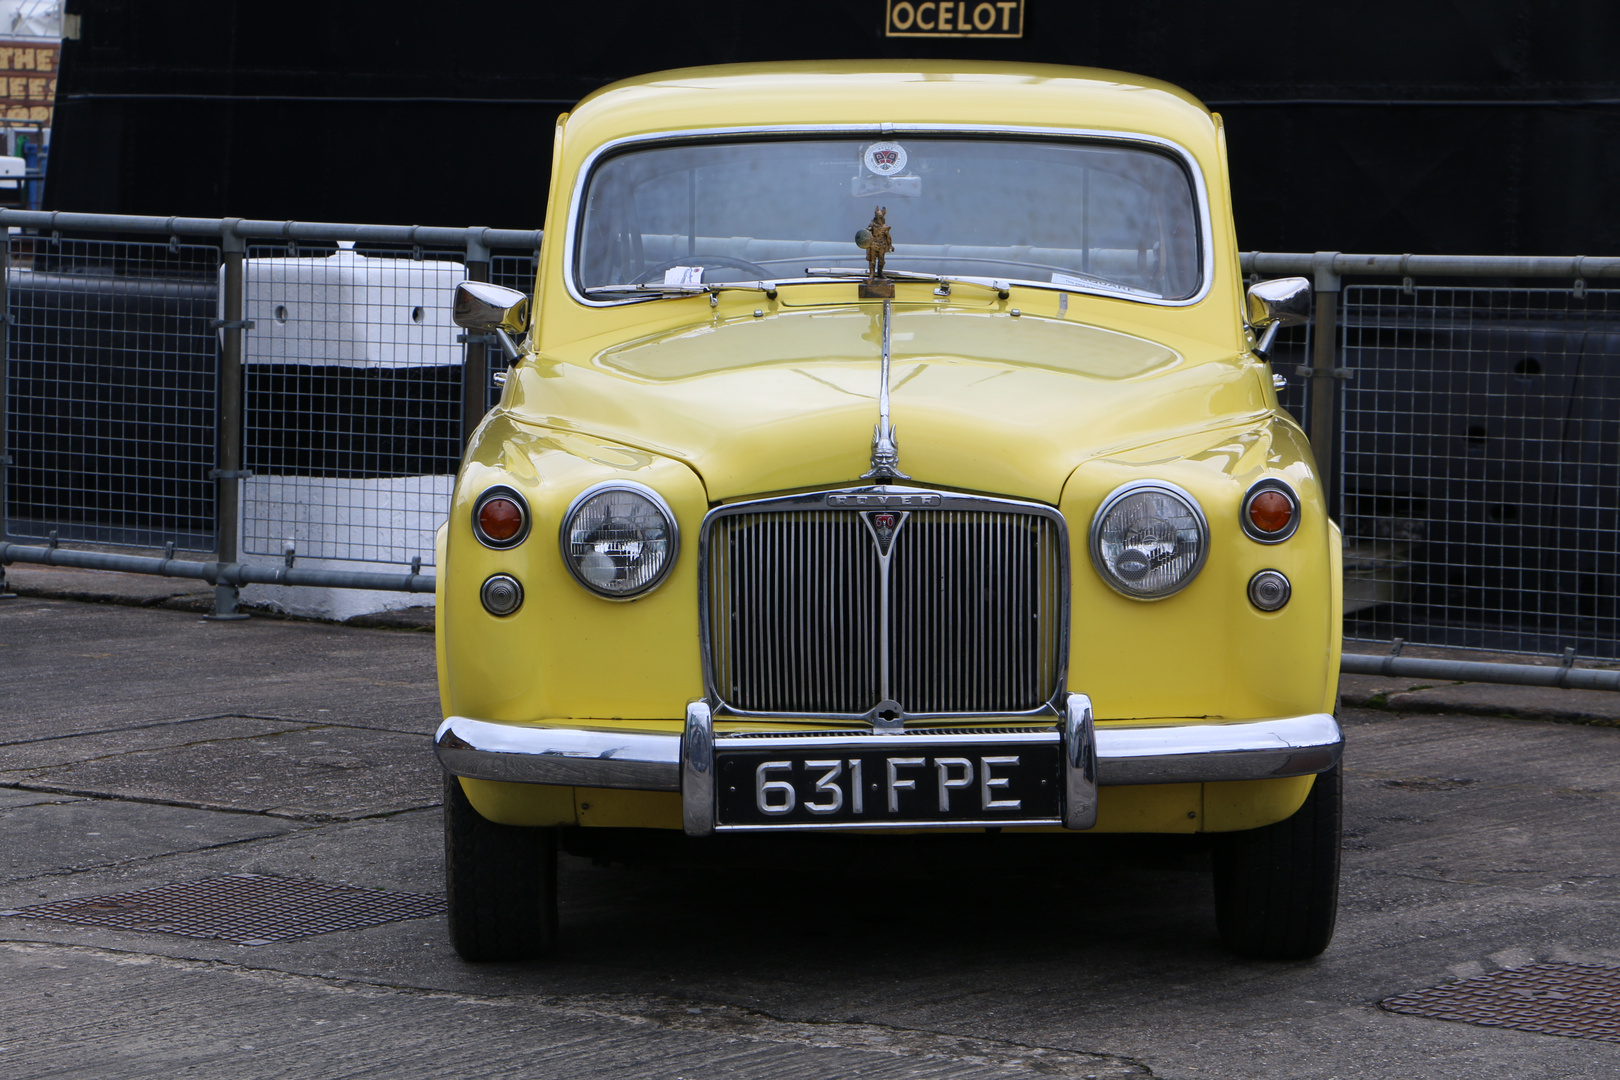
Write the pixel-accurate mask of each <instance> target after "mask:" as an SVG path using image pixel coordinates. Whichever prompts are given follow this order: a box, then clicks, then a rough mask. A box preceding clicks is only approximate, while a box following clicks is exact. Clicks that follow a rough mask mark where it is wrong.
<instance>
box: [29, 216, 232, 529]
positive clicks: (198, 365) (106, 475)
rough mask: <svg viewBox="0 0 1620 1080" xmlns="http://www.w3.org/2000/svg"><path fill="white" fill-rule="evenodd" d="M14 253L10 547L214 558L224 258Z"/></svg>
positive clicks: (128, 252) (35, 248)
mask: <svg viewBox="0 0 1620 1080" xmlns="http://www.w3.org/2000/svg"><path fill="white" fill-rule="evenodd" d="M9 243H10V255H11V265H10V270H9V274H8V277H7V289H8V297H7V299H8V302H9V310H10V317H11V318H10V325H9V326H8V327H7V330H6V336H7V339H8V349H7V360H6V362H7V364H8V376H9V379H8V393H7V395H6V396H7V398H8V400H7V402H6V403H5V404H6V408H7V409H8V410H9V424H8V430H7V439H6V443H7V445H6V450H7V452H8V453H9V454H10V455H11V458H12V465H11V468H10V470H9V473H8V478H7V479H8V482H7V485H6V493H5V522H4V524H5V528H4V532H5V535H6V536H7V537H8V538H9V539H15V540H32V539H42V538H46V537H49V536H51V535H53V534H54V535H56V536H57V537H58V538H59V539H62V540H74V541H81V542H90V543H100V544H115V545H130V546H138V547H159V546H162V545H164V544H167V543H171V542H172V543H174V544H175V546H176V547H177V548H178V549H180V550H184V551H210V550H212V549H213V547H214V543H215V538H214V504H215V487H216V483H215V481H214V479H212V477H211V475H210V473H211V470H212V469H213V468H214V466H215V462H216V431H217V428H216V422H215V414H216V409H215V404H216V380H217V375H218V367H219V342H218V337H217V333H216V330H215V327H214V319H215V318H216V307H217V301H218V292H219V287H218V273H219V247H218V246H217V245H211V244H182V243H179V242H178V241H174V242H170V243H139V242H127V241H114V240H94V239H71V238H57V237H43V236H41V237H35V236H28V235H23V234H20V233H19V234H16V235H12V236H11V237H10V239H9Z"/></svg>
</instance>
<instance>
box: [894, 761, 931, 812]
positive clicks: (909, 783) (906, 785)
mask: <svg viewBox="0 0 1620 1080" xmlns="http://www.w3.org/2000/svg"><path fill="white" fill-rule="evenodd" d="M924 764H926V759H924V758H920V757H892V758H890V759H889V813H891V814H898V813H899V812H900V792H902V791H916V790H917V781H915V780H901V779H900V770H901V769H902V768H907V767H912V766H921V765H924Z"/></svg>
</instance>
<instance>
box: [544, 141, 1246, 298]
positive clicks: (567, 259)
mask: <svg viewBox="0 0 1620 1080" xmlns="http://www.w3.org/2000/svg"><path fill="white" fill-rule="evenodd" d="M935 134H945V135H954V134H973V135H1036V136H1044V137H1053V136H1056V137H1058V138H1077V139H1098V140H1101V141H1104V142H1112V143H1141V144H1145V145H1147V146H1152V147H1154V148H1156V149H1159V150H1167V151H1169V152H1170V153H1171V154H1173V155H1174V156H1175V157H1176V158H1177V159H1178V160H1179V161H1180V162H1181V164H1182V166H1183V167H1184V168H1186V170H1187V173H1188V175H1189V176H1190V177H1191V178H1192V182H1193V191H1194V194H1195V195H1196V197H1197V200H1198V207H1197V209H1198V242H1199V245H1200V252H1201V254H1202V256H1203V258H1202V260H1201V264H1202V265H1201V266H1200V267H1199V270H1200V272H1201V278H1202V280H1201V281H1200V282H1199V287H1198V291H1197V292H1196V293H1194V294H1193V295H1192V296H1190V297H1188V298H1187V299H1185V300H1161V299H1152V298H1149V297H1142V296H1129V295H1124V294H1121V293H1120V292H1118V291H1117V290H1113V289H1100V288H1099V289H1088V288H1085V287H1083V286H1075V287H1074V288H1072V289H1065V290H1064V291H1065V292H1074V293H1085V294H1087V295H1091V296H1106V297H1110V298H1112V299H1115V300H1119V299H1128V300H1131V301H1132V302H1134V303H1138V304H1150V305H1152V306H1154V307H1190V306H1191V305H1193V304H1196V303H1199V302H1200V301H1202V300H1203V299H1204V297H1206V296H1208V295H1209V292H1210V290H1211V289H1213V288H1214V286H1215V235H1214V231H1213V229H1212V227H1211V224H1210V213H1209V189H1208V186H1207V185H1206V184H1205V183H1204V170H1203V169H1201V168H1199V167H1198V159H1197V158H1195V157H1194V156H1193V154H1192V152H1191V151H1190V150H1188V149H1187V148H1186V147H1184V146H1182V145H1181V144H1180V143H1177V142H1173V141H1171V140H1170V139H1166V138H1163V137H1161V136H1158V135H1148V134H1144V133H1141V132H1127V131H1103V130H1099V129H1095V128H1052V127H1020V126H1017V125H1011V124H1007V125H998V124H775V125H754V126H749V127H730V128H696V129H675V130H672V131H653V132H647V133H645V134H642V135H630V136H627V137H625V138H622V139H614V140H613V141H612V142H606V143H603V144H602V145H601V146H598V147H597V148H596V149H595V150H592V151H591V152H590V154H589V155H588V156H587V157H586V158H585V160H584V161H582V162H581V163H580V167H579V171H578V172H577V173H575V174H574V176H573V184H574V187H573V190H572V191H571V192H570V193H569V197H568V223H567V227H566V228H565V230H564V232H563V246H562V258H563V271H562V279H563V288H565V289H566V290H567V291H568V295H569V297H571V298H572V299H573V300H574V301H575V302H577V303H580V304H583V305H585V306H586V307H598V308H600V307H619V306H621V305H624V304H641V303H647V302H648V300H647V298H645V297H637V298H633V299H627V300H592V299H590V298H589V297H586V296H584V295H583V294H582V293H580V291H579V290H578V289H577V288H576V287H575V286H576V283H575V281H574V245H575V243H576V242H577V239H578V234H579V219H580V202H581V200H582V199H583V198H584V196H585V184H586V181H587V180H589V179H590V176H591V173H592V172H593V171H594V170H595V168H596V164H597V162H598V161H600V160H601V158H602V156H603V155H604V154H607V153H610V152H611V151H614V150H618V149H620V148H621V147H625V146H630V145H633V144H636V143H646V142H683V141H688V140H691V141H696V140H700V139H723V138H728V137H731V136H735V135H763V136H765V137H767V138H768V137H771V136H778V135H788V136H794V135H800V136H810V135H829V136H856V137H866V138H871V137H874V136H877V137H882V136H890V135H935ZM818 280H819V279H817V278H805V279H790V278H783V279H781V280H779V281H775V282H773V283H772V284H775V285H781V284H784V283H787V282H789V281H792V282H794V283H795V284H799V283H804V282H809V283H815V282H817V281H818ZM823 284H825V282H823ZM1012 284H1015V285H1018V284H1024V283H1023V282H1020V281H1018V280H1016V279H1012ZM1028 284H1032V285H1040V286H1042V287H1043V288H1050V287H1051V283H1050V282H1030V283H1028Z"/></svg>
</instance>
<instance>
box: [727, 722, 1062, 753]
mask: <svg viewBox="0 0 1620 1080" xmlns="http://www.w3.org/2000/svg"><path fill="white" fill-rule="evenodd" d="M838 734H839V735H840V736H843V737H840V738H836V739H833V738H832V737H830V736H827V735H825V734H822V735H799V734H795V733H793V732H784V733H782V734H781V735H780V736H759V735H749V736H743V737H737V736H730V737H728V736H726V735H717V736H716V737H715V740H714V747H715V749H716V750H823V749H826V748H827V746H828V745H829V744H831V745H834V746H837V747H838V748H839V749H841V750H842V749H849V750H894V751H895V752H897V753H902V754H903V753H909V751H907V750H905V749H904V746H905V742H906V740H908V739H916V740H917V741H919V742H930V743H939V744H940V745H942V746H983V745H992V746H1006V745H1008V744H1010V743H1011V744H1017V743H1034V744H1036V745H1043V744H1047V743H1055V742H1057V741H1058V740H1059V738H1060V736H1059V734H1058V730H1057V728H1046V727H1042V728H1029V729H1026V730H1024V731H1018V732H1007V731H999V732H997V731H965V732H960V733H957V732H946V731H941V730H940V729H939V728H928V729H927V730H925V731H902V732H892V733H891V732H884V733H883V734H881V735H868V734H866V733H864V732H861V731H858V730H851V731H850V732H848V734H847V735H846V734H845V733H843V732H839V733H838Z"/></svg>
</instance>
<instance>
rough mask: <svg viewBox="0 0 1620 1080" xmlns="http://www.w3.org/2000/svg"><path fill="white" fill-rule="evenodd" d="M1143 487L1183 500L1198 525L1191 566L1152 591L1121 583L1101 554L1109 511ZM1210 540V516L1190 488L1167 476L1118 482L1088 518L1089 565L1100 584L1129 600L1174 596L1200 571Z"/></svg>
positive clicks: (1152, 599)
mask: <svg viewBox="0 0 1620 1080" xmlns="http://www.w3.org/2000/svg"><path fill="white" fill-rule="evenodd" d="M1145 491H1153V492H1157V493H1159V494H1161V495H1168V496H1170V497H1171V498H1172V499H1175V500H1176V501H1177V502H1179V503H1182V504H1183V505H1185V506H1186V508H1187V510H1188V512H1189V513H1190V514H1191V516H1192V519H1193V521H1194V522H1195V523H1196V524H1197V526H1198V557H1197V558H1196V559H1195V560H1194V561H1193V565H1192V568H1191V569H1190V570H1188V571H1187V572H1186V573H1185V574H1183V575H1182V576H1181V578H1180V579H1179V580H1177V581H1176V582H1174V583H1173V584H1171V585H1169V586H1166V587H1164V588H1160V589H1155V590H1153V591H1151V592H1144V591H1142V590H1139V589H1137V590H1133V589H1129V588H1126V587H1123V586H1122V585H1121V584H1120V583H1119V582H1117V581H1116V580H1115V579H1114V577H1113V575H1112V574H1111V573H1110V572H1109V570H1108V562H1107V560H1106V559H1104V558H1103V554H1102V529H1103V523H1104V522H1105V521H1107V520H1108V514H1109V512H1110V511H1111V510H1113V509H1114V508H1115V507H1116V506H1118V505H1119V504H1120V503H1121V502H1123V501H1124V500H1125V499H1127V498H1129V497H1130V496H1132V495H1138V494H1141V493H1142V492H1145ZM1209 543H1210V534H1209V519H1208V518H1207V517H1205V516H1204V508H1203V507H1202V506H1200V505H1199V503H1198V500H1197V499H1196V498H1194V497H1193V494H1192V492H1190V491H1188V490H1187V489H1186V488H1184V487H1181V486H1180V485H1178V484H1172V483H1171V482H1170V481H1168V480H1132V481H1130V482H1128V483H1125V484H1121V485H1120V486H1119V487H1117V488H1115V489H1114V490H1113V491H1111V492H1109V493H1108V497H1107V498H1105V499H1103V501H1102V505H1101V506H1099V507H1097V513H1096V514H1094V515H1093V516H1092V518H1091V531H1090V543H1089V546H1090V548H1091V568H1092V569H1093V570H1095V571H1096V573H1097V576H1098V577H1100V578H1102V580H1103V584H1105V585H1107V586H1108V587H1109V588H1110V589H1113V590H1114V591H1115V592H1117V593H1119V595H1121V596H1123V597H1126V598H1128V599H1131V600H1142V601H1154V600H1163V599H1165V598H1166V597H1169V596H1174V595H1175V594H1176V593H1178V592H1180V591H1181V590H1183V589H1185V588H1186V587H1187V586H1188V585H1191V584H1192V583H1193V582H1194V581H1195V580H1197V578H1198V575H1199V574H1200V573H1201V572H1202V571H1203V569H1204V564H1205V563H1207V562H1208V561H1209Z"/></svg>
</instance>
